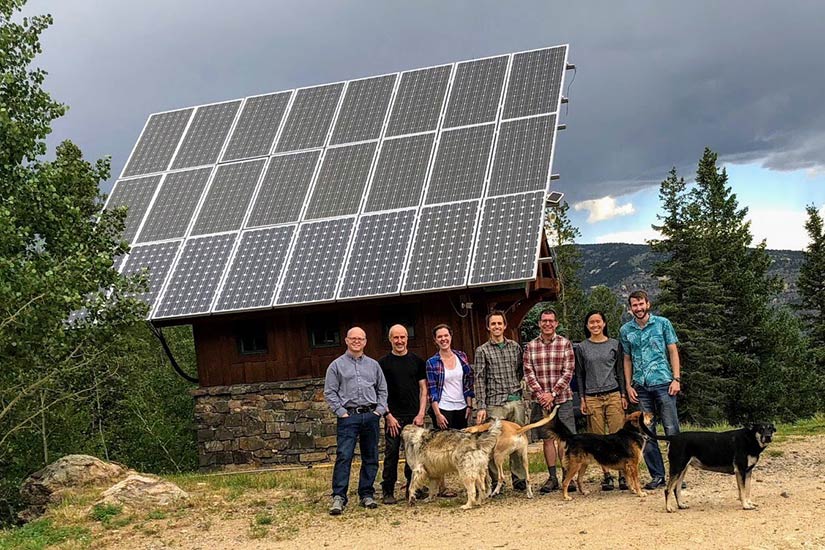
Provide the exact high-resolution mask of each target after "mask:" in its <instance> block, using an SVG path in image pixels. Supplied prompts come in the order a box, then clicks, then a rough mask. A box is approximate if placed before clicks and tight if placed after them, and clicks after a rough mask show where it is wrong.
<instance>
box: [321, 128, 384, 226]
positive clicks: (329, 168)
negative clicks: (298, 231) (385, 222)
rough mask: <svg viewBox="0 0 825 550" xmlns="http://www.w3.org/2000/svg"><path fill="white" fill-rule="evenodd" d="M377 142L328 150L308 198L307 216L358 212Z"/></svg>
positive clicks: (329, 216) (327, 216)
mask: <svg viewBox="0 0 825 550" xmlns="http://www.w3.org/2000/svg"><path fill="white" fill-rule="evenodd" d="M377 145H378V144H377V143H375V142H372V143H361V144H358V145H346V146H343V147H335V148H334V149H327V154H326V156H325V157H324V160H323V161H322V162H321V169H320V172H319V173H318V181H317V182H316V183H315V189H313V191H312V197H311V198H310V199H309V208H308V209H307V213H306V219H308V220H312V219H318V218H331V217H333V216H343V215H346V214H355V213H356V212H358V206H359V205H360V204H361V196H362V195H363V194H364V187H365V186H366V184H367V176H368V175H369V172H370V166H371V165H372V158H373V156H375V148H376V146H377Z"/></svg>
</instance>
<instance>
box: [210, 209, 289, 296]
mask: <svg viewBox="0 0 825 550" xmlns="http://www.w3.org/2000/svg"><path fill="white" fill-rule="evenodd" d="M294 232H295V226H294V225H289V226H282V227H272V228H269V229H261V230H255V231H246V232H244V233H243V234H242V235H241V242H240V244H239V245H238V250H237V251H236V252H235V257H234V258H233V259H232V264H231V266H230V267H229V271H228V272H227V276H226V281H225V282H224V284H223V289H222V290H221V295H220V298H218V302H217V304H216V305H215V311H233V310H238V309H252V308H260V307H268V306H270V305H272V299H273V298H274V296H275V287H276V286H277V284H278V277H279V276H280V274H281V270H282V268H283V266H284V261H285V260H286V253H287V249H288V248H289V243H290V241H291V239H292V234H293V233H294Z"/></svg>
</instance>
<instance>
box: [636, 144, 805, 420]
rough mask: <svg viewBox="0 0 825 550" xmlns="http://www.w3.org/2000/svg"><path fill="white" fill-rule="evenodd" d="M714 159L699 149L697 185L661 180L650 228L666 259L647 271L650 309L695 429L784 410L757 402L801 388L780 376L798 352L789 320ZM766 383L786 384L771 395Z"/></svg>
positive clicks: (743, 212)
mask: <svg viewBox="0 0 825 550" xmlns="http://www.w3.org/2000/svg"><path fill="white" fill-rule="evenodd" d="M716 162H717V155H716V154H715V153H713V152H712V151H711V150H709V149H705V152H704V154H703V156H702V159H701V160H700V161H699V166H698V169H697V173H696V182H695V185H693V186H692V187H690V188H689V187H688V186H687V185H685V183H684V181H683V180H681V179H679V178H678V177H677V174H676V172H675V170H674V171H671V173H670V176H669V177H668V178H667V179H666V180H665V181H664V182H662V186H661V189H660V197H661V199H662V203H663V207H664V215H661V216H659V219H660V220H661V221H662V223H661V225H660V226H654V227H655V228H656V229H659V231H660V232H661V233H662V236H663V238H662V239H660V240H657V241H653V242H651V245H652V248H653V250H654V251H657V252H664V253H666V255H667V259H665V260H664V261H663V262H661V263H660V264H659V265H657V267H656V270H655V272H654V274H655V275H657V276H658V277H659V279H660V285H661V287H662V294H661V295H660V297H659V300H658V302H657V305H656V306H657V308H658V310H659V311H660V312H661V313H662V314H663V315H665V316H667V317H668V318H670V319H671V321H672V322H673V324H674V326H675V327H676V330H677V333H678V335H679V338H680V340H681V345H680V353H681V355H682V363H683V366H684V368H683V379H684V386H683V387H684V388H685V393H686V396H685V402H684V406H683V410H684V413H685V415H686V416H687V417H688V418H689V419H690V420H692V421H695V422H700V423H706V422H715V421H719V420H729V421H732V422H738V421H742V420H747V419H750V418H753V417H763V415H764V411H765V410H766V407H769V405H770V406H775V408H776V410H777V411H778V410H780V409H783V407H784V410H791V409H793V408H794V407H793V406H792V404H790V403H789V402H786V403H784V404H783V403H782V402H779V403H774V404H769V403H767V402H765V400H766V399H768V393H766V392H765V391H764V387H763V386H765V385H767V386H768V387H771V388H772V389H771V391H770V392H769V393H770V394H771V395H772V396H773V399H774V400H779V401H781V400H782V398H783V396H777V395H776V394H777V392H779V393H782V392H794V391H796V392H798V391H800V384H801V382H800V381H799V379H796V380H794V379H788V377H786V376H784V375H783V373H782V372H780V370H779V368H780V362H781V361H783V360H784V357H787V356H793V355H794V354H795V353H796V351H798V350H796V349H795V348H794V349H791V348H792V346H790V344H789V342H791V343H794V342H795V343H796V344H795V345H800V342H801V341H800V340H799V338H798V335H794V334H793V330H794V326H793V324H792V323H790V322H788V321H787V319H786V318H785V317H783V316H781V315H780V316H778V317H777V315H778V313H777V312H775V311H773V310H772V309H771V306H770V303H771V301H772V300H773V298H774V297H775V295H776V293H777V292H778V291H779V289H780V281H779V279H778V278H777V277H770V276H768V275H767V270H768V267H769V265H770V257H769V256H768V254H767V252H766V251H765V248H766V245H765V242H764V241H763V242H762V243H760V244H759V245H757V246H756V247H751V246H750V245H751V241H752V239H753V237H752V234H751V232H750V223H749V222H747V221H746V216H747V208H740V207H739V203H738V200H737V197H736V195H735V194H734V193H732V191H731V188H730V187H729V185H728V176H727V172H726V171H725V170H724V169H721V170H720V169H718V168H717V164H716ZM779 326H781V327H783V328H784V329H785V330H788V331H791V333H790V334H788V335H786V337H785V338H784V339H779V338H777V336H776V334H774V332H773V331H775V330H776V329H777V327H779ZM780 344H781V345H780ZM771 379H776V380H781V381H782V383H784V384H786V386H785V387H783V388H782V389H779V388H777V387H776V386H775V385H772V384H770V383H769V381H770V380H771ZM784 405H788V406H784Z"/></svg>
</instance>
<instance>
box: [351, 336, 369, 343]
mask: <svg viewBox="0 0 825 550" xmlns="http://www.w3.org/2000/svg"><path fill="white" fill-rule="evenodd" d="M347 340H349V341H350V342H366V341H367V339H366V338H360V337H352V336H349V337H347Z"/></svg>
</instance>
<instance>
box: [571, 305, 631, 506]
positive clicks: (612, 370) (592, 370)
mask: <svg viewBox="0 0 825 550" xmlns="http://www.w3.org/2000/svg"><path fill="white" fill-rule="evenodd" d="M584 333H585V334H586V335H587V339H586V340H584V341H582V342H581V343H579V345H577V346H576V378H577V381H578V386H579V397H580V398H581V411H582V414H584V415H587V425H588V430H589V431H590V432H591V433H597V434H611V433H615V432H617V431H619V430H620V429H621V428H622V426H623V425H624V411H625V409H627V398H626V397H625V395H624V387H625V385H624V366H623V357H622V347H621V345H620V344H619V342H618V340H616V339H614V338H609V337H608V336H607V321H606V319H605V317H604V313H602V312H601V311H598V310H594V311H590V312H588V313H587V315H586V316H585V317H584ZM603 470H604V481H603V482H602V490H604V491H611V490H613V475H612V474H611V473H610V471H609V470H607V469H606V468H603ZM619 488H620V489H623V490H626V489H627V484H626V482H625V479H624V475H623V474H621V473H620V474H619Z"/></svg>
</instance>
